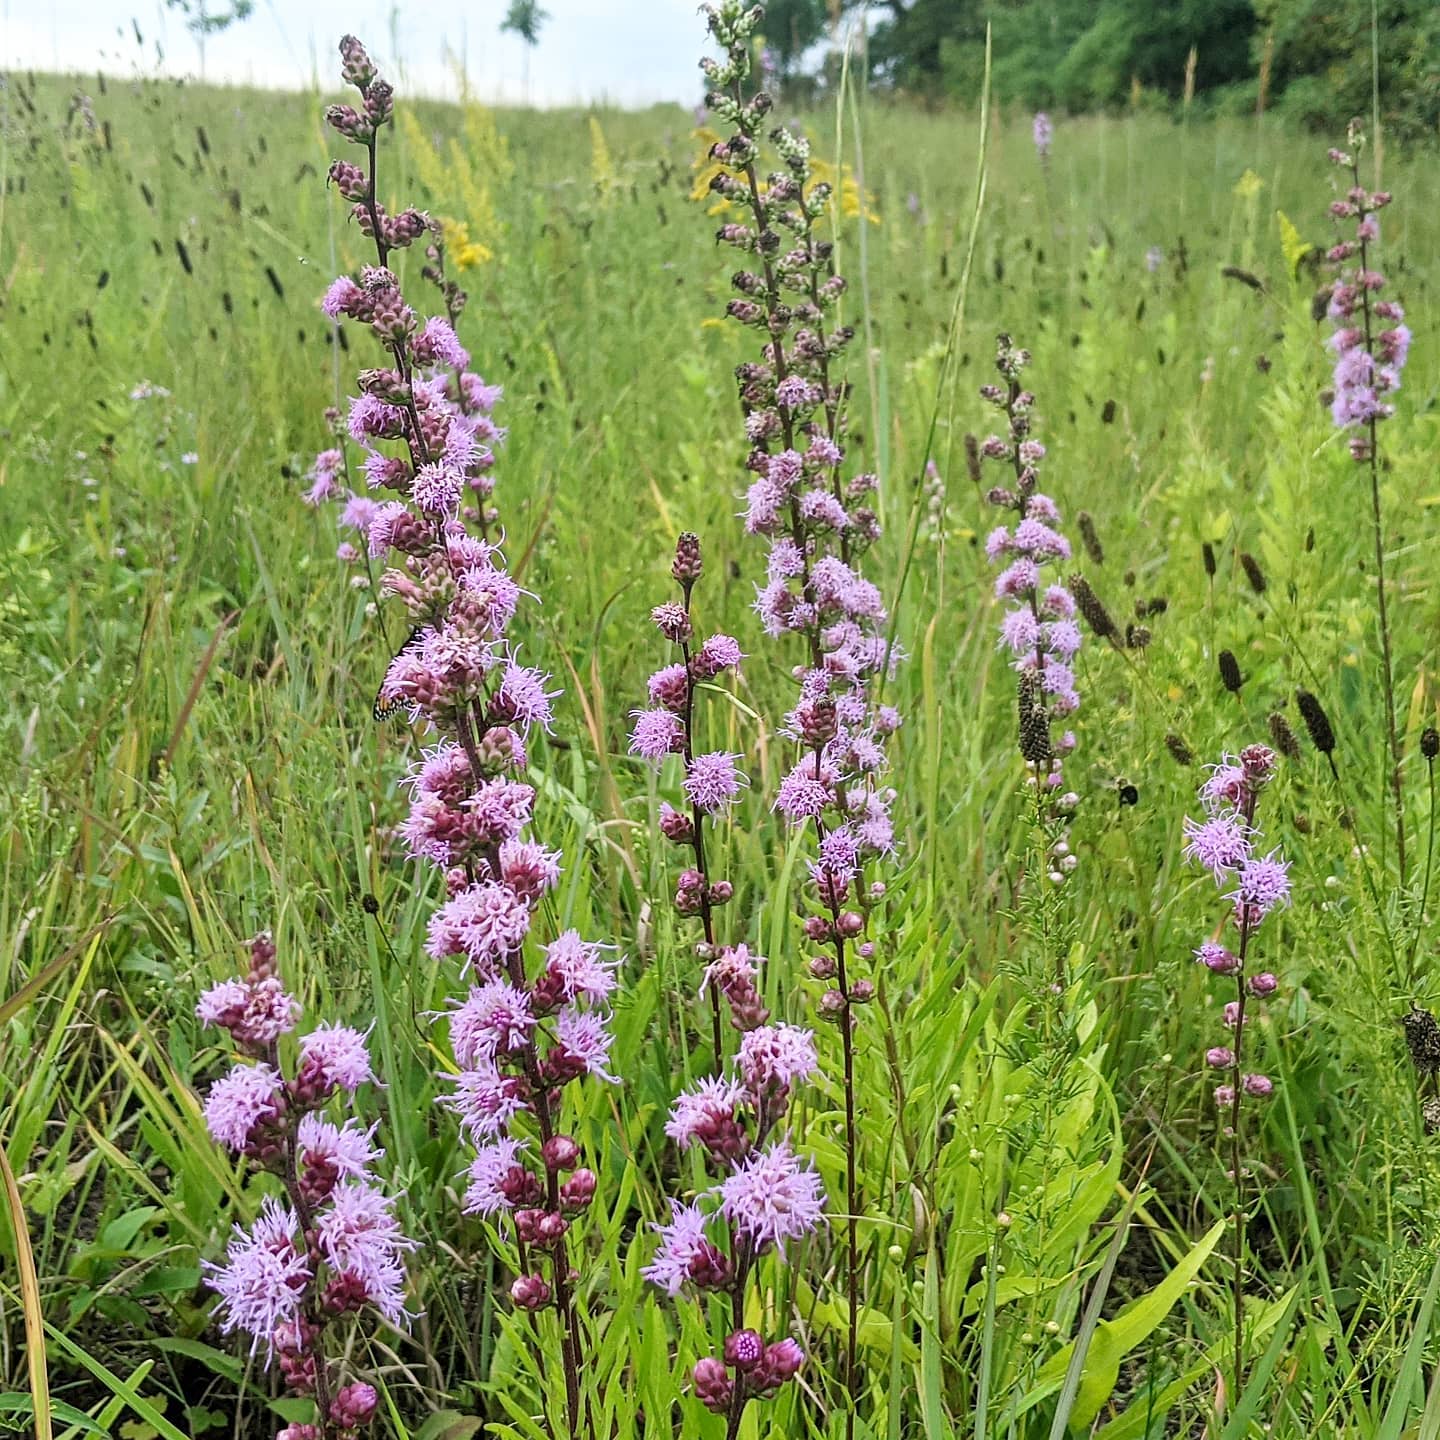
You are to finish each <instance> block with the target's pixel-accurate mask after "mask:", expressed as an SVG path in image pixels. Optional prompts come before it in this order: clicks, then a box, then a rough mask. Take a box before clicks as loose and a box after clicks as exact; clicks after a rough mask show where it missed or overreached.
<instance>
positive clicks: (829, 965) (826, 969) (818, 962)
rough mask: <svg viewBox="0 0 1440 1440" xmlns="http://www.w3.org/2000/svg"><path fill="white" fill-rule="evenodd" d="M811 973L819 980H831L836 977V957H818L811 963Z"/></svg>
mask: <svg viewBox="0 0 1440 1440" xmlns="http://www.w3.org/2000/svg"><path fill="white" fill-rule="evenodd" d="M810 973H811V975H813V976H814V977H815V979H817V980H831V979H833V978H834V976H835V957H834V956H833V955H817V956H816V957H815V958H814V959H813V960H812V961H811V962H810Z"/></svg>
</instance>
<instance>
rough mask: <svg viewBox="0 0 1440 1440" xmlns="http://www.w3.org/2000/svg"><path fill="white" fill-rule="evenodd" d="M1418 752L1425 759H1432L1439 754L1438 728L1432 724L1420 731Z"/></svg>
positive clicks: (1439, 733)
mask: <svg viewBox="0 0 1440 1440" xmlns="http://www.w3.org/2000/svg"><path fill="white" fill-rule="evenodd" d="M1420 753H1421V754H1422V755H1423V756H1424V757H1425V758H1426V759H1427V760H1433V759H1434V758H1435V757H1436V756H1437V755H1440V730H1437V729H1436V728H1435V727H1434V726H1433V725H1427V726H1426V727H1425V729H1423V730H1422V731H1421V732H1420Z"/></svg>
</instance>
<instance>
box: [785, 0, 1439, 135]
mask: <svg viewBox="0 0 1440 1440" xmlns="http://www.w3.org/2000/svg"><path fill="white" fill-rule="evenodd" d="M862 10H863V11H865V12H866V13H867V14H868V15H869V17H870V35H869V60H870V68H871V78H872V80H873V81H874V82H875V83H877V84H881V85H888V86H891V87H893V88H895V89H896V90H903V91H907V92H910V93H914V94H921V95H929V96H934V97H936V98H943V97H951V98H955V97H958V98H962V99H963V98H967V97H972V96H974V95H975V94H977V93H978V91H979V87H980V83H981V76H982V73H983V65H984V45H985V27H986V26H987V24H988V25H989V26H990V27H991V30H992V34H993V37H994V66H993V71H992V84H993V87H994V93H995V96H996V98H997V99H999V100H1001V101H1002V102H1007V103H1013V104H1021V105H1027V106H1031V107H1034V108H1037V109H1039V108H1053V109H1058V110H1077V111H1078V110H1094V109H1104V108H1109V107H1114V106H1120V105H1127V104H1130V103H1132V102H1133V101H1136V100H1138V101H1139V103H1142V104H1145V103H1149V104H1173V103H1178V102H1180V101H1181V100H1182V99H1183V98H1184V97H1185V94H1186V86H1187V79H1186V76H1187V70H1188V69H1190V67H1191V61H1190V56H1191V53H1192V51H1193V52H1194V61H1193V74H1192V75H1191V80H1190V83H1191V85H1192V86H1193V91H1192V95H1193V98H1194V101H1195V103H1196V104H1197V105H1199V106H1202V107H1204V108H1206V109H1210V110H1214V111H1220V112H1229V113H1246V112H1253V111H1255V110H1256V109H1257V108H1258V107H1260V106H1261V105H1262V103H1263V107H1264V108H1265V109H1266V110H1272V109H1273V110H1278V111H1280V112H1281V113H1283V114H1285V115H1288V116H1290V117H1293V118H1295V119H1297V120H1300V121H1302V122H1304V123H1306V124H1308V125H1311V126H1314V127H1317V128H1328V129H1333V128H1335V127H1336V126H1337V125H1340V124H1343V123H1344V122H1345V121H1346V120H1347V119H1349V118H1350V117H1351V116H1352V115H1367V116H1368V115H1369V113H1370V106H1371V77H1372V64H1373V63H1374V60H1375V59H1376V58H1378V71H1379V81H1380V87H1379V88H1380V106H1381V113H1382V117H1383V119H1384V120H1385V122H1386V124H1387V127H1388V128H1389V130H1390V131H1391V133H1392V134H1396V135H1402V136H1405V137H1407V138H1412V139H1415V138H1421V137H1424V136H1430V137H1435V136H1436V135H1437V130H1440V0H869V3H868V4H861V3H858V0H770V3H769V4H768V5H767V6H766V40H767V42H768V44H769V47H770V50H771V53H772V55H773V56H774V59H775V62H776V64H777V66H778V67H779V70H780V73H781V75H782V76H784V77H786V78H787V79H791V80H793V81H795V82H797V83H803V81H804V79H805V75H806V67H807V66H809V68H810V70H811V71H812V72H813V71H814V68H815V67H814V54H815V46H816V43H817V42H818V41H821V40H823V39H824V38H825V36H826V35H827V34H829V33H830V32H831V30H832V27H833V26H835V25H836V23H837V22H839V23H848V21H849V20H850V19H851V18H853V17H854V16H855V15H857V14H858V13H860V12H861V11H862ZM1372 18H1373V21H1374V22H1376V23H1374V25H1373V31H1374V34H1375V36H1376V37H1378V56H1375V55H1372ZM822 63H823V62H822Z"/></svg>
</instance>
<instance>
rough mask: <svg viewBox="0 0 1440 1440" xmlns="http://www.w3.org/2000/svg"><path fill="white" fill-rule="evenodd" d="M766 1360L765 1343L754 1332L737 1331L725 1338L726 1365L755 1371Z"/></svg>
mask: <svg viewBox="0 0 1440 1440" xmlns="http://www.w3.org/2000/svg"><path fill="white" fill-rule="evenodd" d="M764 1358H765V1342H764V1341H763V1340H762V1339H761V1338H760V1336H759V1335H757V1334H756V1333H755V1331H753V1330H735V1331H733V1332H732V1333H731V1334H729V1335H728V1336H726V1338H725V1363H726V1364H727V1365H732V1366H734V1367H735V1369H737V1370H739V1371H741V1372H742V1373H743V1372H745V1371H749V1370H753V1369H754V1368H755V1367H756V1366H757V1365H758V1364H759V1363H760V1362H761V1360H763V1359H764Z"/></svg>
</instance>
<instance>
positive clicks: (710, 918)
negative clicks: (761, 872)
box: [680, 583, 725, 1075]
mask: <svg viewBox="0 0 1440 1440" xmlns="http://www.w3.org/2000/svg"><path fill="white" fill-rule="evenodd" d="M684 593H685V618H686V619H687V620H688V619H689V618H690V593H691V586H690V584H689V583H686V584H685V585H684ZM680 657H681V659H682V660H683V661H684V663H685V714H684V717H683V719H684V722H685V724H684V732H685V739H684V746H685V750H684V760H685V770H686V773H687V774H688V773H689V770H690V766H691V765H692V764H693V763H694V760H695V674H694V672H693V671H692V670H691V668H690V643H689V641H681V643H680ZM690 848H691V849H692V850H693V851H694V852H695V869H696V871H697V872H698V873H699V875H700V925H701V929H702V930H703V931H704V934H705V944H706V946H707V951H708V953H707V958H706V964H707V965H708V964H709V963H710V961H712V960H714V958H715V956H716V946H715V914H714V907H713V906H712V905H711V903H710V871H709V869H708V867H707V866H706V863H705V812H704V810H702V809H701V808H700V806H699V805H698V804H696V803H695V802H694V801H693V800H692V801H691V802H690ZM705 988H706V989H707V990H708V991H709V992H710V1043H711V1045H712V1047H713V1049H714V1059H713V1060H712V1062H711V1063H712V1065H713V1067H714V1070H715V1073H716V1074H717V1075H718V1074H719V1073H720V1072H721V1070H723V1069H724V1068H725V1043H724V1038H723V1037H724V1033H725V1032H724V1029H723V1028H722V1025H721V1019H720V987H719V986H718V985H707V986H706V987H705Z"/></svg>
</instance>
